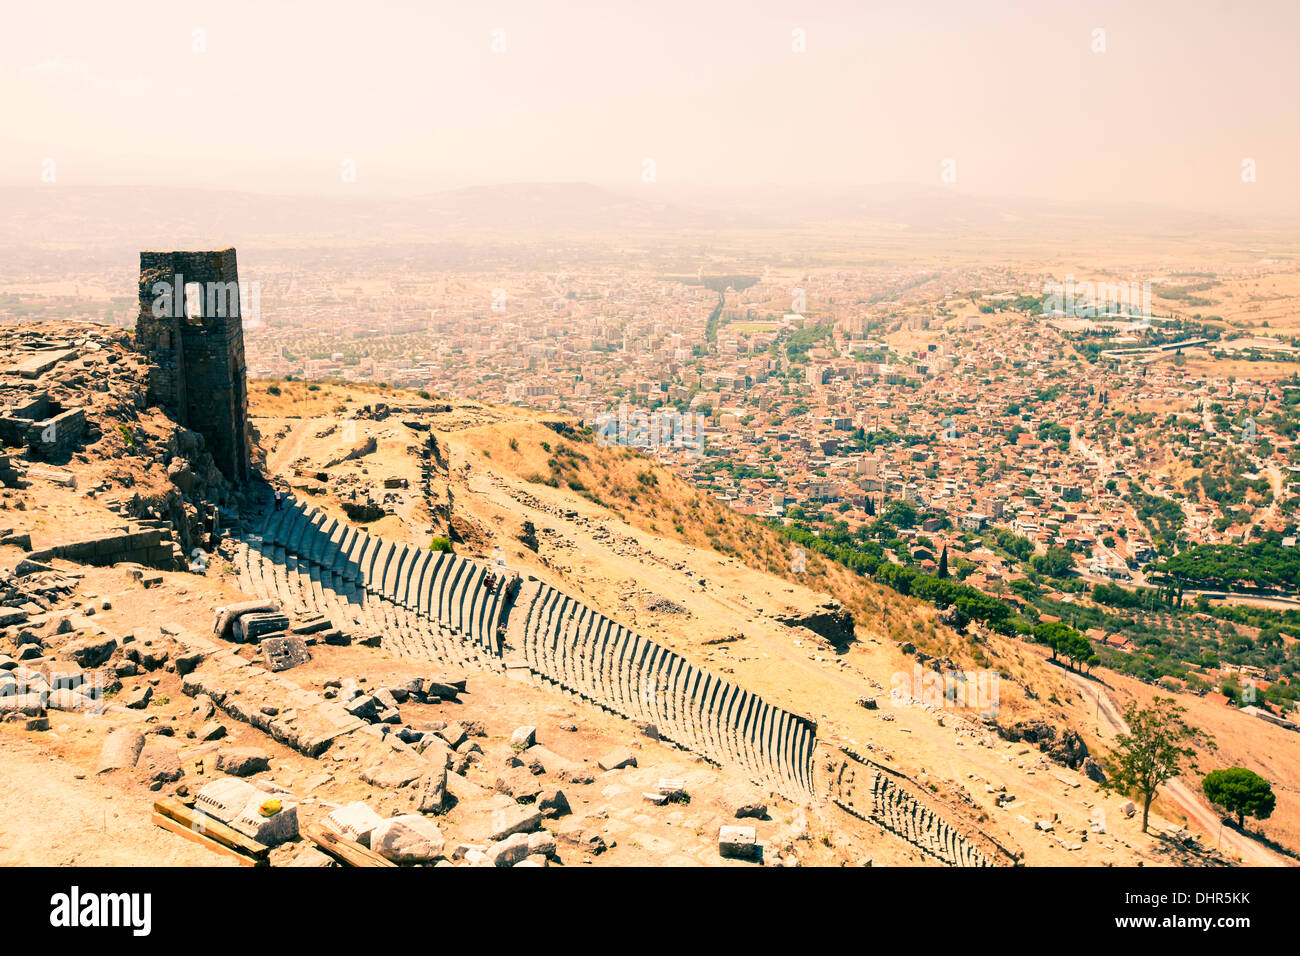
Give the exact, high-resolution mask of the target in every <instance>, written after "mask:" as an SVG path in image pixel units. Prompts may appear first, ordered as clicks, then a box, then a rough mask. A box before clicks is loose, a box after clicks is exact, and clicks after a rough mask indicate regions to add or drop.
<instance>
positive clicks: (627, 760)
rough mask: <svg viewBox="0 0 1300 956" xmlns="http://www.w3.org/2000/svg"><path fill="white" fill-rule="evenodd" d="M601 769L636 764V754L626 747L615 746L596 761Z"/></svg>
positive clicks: (620, 767)
mask: <svg viewBox="0 0 1300 956" xmlns="http://www.w3.org/2000/svg"><path fill="white" fill-rule="evenodd" d="M596 766H598V767H600V769H601V770H606V771H608V770H622V769H623V768H624V767H635V766H636V755H635V754H633V753H632V751H630V750H628V749H627V748H626V747H615V748H614V749H613V750H611V751H610V752H609V753H607V754H605V756H603V757H601V758H600V759H599V760H598V761H596Z"/></svg>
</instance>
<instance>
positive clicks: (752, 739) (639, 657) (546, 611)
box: [513, 584, 816, 798]
mask: <svg viewBox="0 0 1300 956" xmlns="http://www.w3.org/2000/svg"><path fill="white" fill-rule="evenodd" d="M530 590H531V593H528V594H526V595H523V594H521V597H520V601H519V603H517V604H516V608H515V610H514V612H513V613H514V614H521V615H524V616H525V619H524V622H523V625H522V628H521V629H520V631H519V633H520V634H521V635H522V643H523V646H522V647H521V648H519V650H521V652H522V653H523V656H524V661H525V662H526V663H527V664H528V666H529V667H530V668H531V669H532V670H533V671H534V672H536V673H538V674H540V675H542V676H543V677H545V678H546V679H547V680H549V681H550V682H553V683H554V684H556V685H558V686H560V687H563V688H565V689H567V690H569V691H572V692H574V693H576V694H577V695H579V696H580V697H582V698H583V699H585V700H588V701H591V702H593V703H596V704H599V705H600V706H602V707H604V708H606V709H608V710H611V711H613V712H615V713H619V714H622V715H623V716H625V717H629V718H632V719H634V720H644V721H649V722H651V723H654V724H655V725H656V727H657V728H658V730H659V735H660V737H662V738H664V739H666V740H670V741H672V742H673V743H676V744H678V745H679V746H682V747H684V748H686V749H688V750H691V751H694V752H696V753H700V754H703V755H704V756H706V757H708V758H709V759H710V760H713V761H714V762H716V763H731V764H740V765H741V766H743V767H745V768H746V769H747V770H748V771H750V773H751V774H752V775H754V776H755V777H756V778H758V779H759V780H761V781H763V782H764V783H766V784H769V785H771V786H773V787H774V788H775V789H777V790H778V791H780V792H782V793H785V794H787V795H789V796H792V797H796V798H798V797H807V796H809V795H810V794H811V793H812V768H811V763H812V745H813V742H814V740H815V734H816V729H815V727H814V726H813V725H812V724H811V723H810V722H809V721H807V720H805V719H804V718H802V717H799V716H797V715H795V714H791V713H789V712H787V711H784V710H780V709H779V708H775V707H773V706H772V705H770V704H768V703H766V702H765V701H762V700H761V699H760V698H758V697H756V696H755V695H753V694H751V693H749V692H748V691H745V690H743V689H741V688H739V687H736V686H735V685H734V684H730V683H728V682H725V681H721V680H719V679H717V678H716V677H714V676H713V675H711V674H708V673H706V672H704V671H702V670H700V669H699V668H697V667H695V666H694V665H693V664H691V663H689V662H688V661H686V660H685V659H684V658H682V657H681V656H680V655H678V654H675V653H673V652H672V651H670V650H668V649H667V648H665V647H662V646H660V645H658V644H656V643H654V642H653V641H650V640H648V639H646V638H644V637H642V636H641V635H639V634H634V633H632V632H630V631H628V630H626V629H625V628H623V627H622V626H620V625H618V624H616V623H615V622H613V621H611V620H609V619H608V618H606V617H605V616H604V615H601V614H599V613H597V612H596V611H594V610H593V609H592V608H589V607H587V606H586V605H584V604H582V603H581V602H579V601H577V600H576V599H574V598H572V597H570V596H569V595H567V594H564V593H563V592H561V591H560V590H559V589H557V588H553V587H551V586H550V585H547V584H534V585H531V587H530Z"/></svg>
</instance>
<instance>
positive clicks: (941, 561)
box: [939, 544, 948, 578]
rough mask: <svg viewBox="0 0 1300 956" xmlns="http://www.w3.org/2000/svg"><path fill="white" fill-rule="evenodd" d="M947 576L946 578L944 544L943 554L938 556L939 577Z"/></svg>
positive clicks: (946, 563) (946, 551)
mask: <svg viewBox="0 0 1300 956" xmlns="http://www.w3.org/2000/svg"><path fill="white" fill-rule="evenodd" d="M947 576H948V546H947V545H946V544H945V545H944V546H943V554H941V555H939V577H941V578H946V577H947Z"/></svg>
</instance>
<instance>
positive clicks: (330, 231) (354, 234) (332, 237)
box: [0, 183, 1243, 248]
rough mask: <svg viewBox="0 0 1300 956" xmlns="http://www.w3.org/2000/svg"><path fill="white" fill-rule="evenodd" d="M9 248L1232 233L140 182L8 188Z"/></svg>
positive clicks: (922, 202)
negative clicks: (833, 231)
mask: <svg viewBox="0 0 1300 956" xmlns="http://www.w3.org/2000/svg"><path fill="white" fill-rule="evenodd" d="M0 208H4V210H5V215H4V217H3V218H2V219H0V244H4V245H6V246H11V247H12V246H31V245H55V246H66V245H69V244H71V245H77V246H85V245H88V244H94V243H96V242H114V243H120V242H128V243H130V244H132V245H137V246H138V247H140V248H150V247H170V248H179V247H182V246H184V245H186V244H193V243H199V244H204V243H205V242H206V243H210V242H211V241H212V237H214V236H219V237H232V239H236V238H240V237H243V239H244V241H245V242H248V241H249V240H250V239H252V240H254V241H277V242H282V241H293V240H299V241H304V242H312V243H320V242H330V241H339V242H344V243H346V242H358V241H361V242H368V241H399V240H400V241H411V240H416V241H455V240H457V239H458V238H464V239H485V238H493V239H512V238H520V239H536V238H543V237H546V236H548V235H564V236H572V237H581V236H619V235H646V236H649V235H667V234H672V233H682V232H691V233H700V232H708V231H715V230H744V229H772V228H807V227H813V226H817V225H820V224H851V225H852V224H860V225H864V226H876V227H890V228H897V229H904V230H909V231H919V232H937V233H948V232H989V233H1016V234H1019V235H1021V236H1024V235H1025V234H1026V233H1028V234H1034V233H1036V232H1038V231H1049V232H1052V233H1053V234H1056V235H1057V236H1058V238H1059V237H1060V231H1064V230H1069V229H1079V228H1087V229H1090V230H1091V229H1096V228H1099V227H1103V226H1104V227H1110V228H1124V229H1128V230H1138V231H1141V232H1143V233H1165V232H1170V231H1186V230H1200V231H1204V230H1219V229H1233V228H1238V227H1241V226H1242V225H1243V224H1241V223H1237V222H1234V221H1233V220H1231V219H1229V218H1227V217H1223V216H1215V215H1210V214H1204V213H1191V212H1183V211H1178V210H1172V209H1167V208H1160V207H1144V206H1138V205H1123V206H1121V205H1115V206H1099V205H1096V204H1089V203H1047V202H1039V201H1033V200H1026V199H1014V198H1009V199H996V198H986V197H975V196H970V195H966V194H963V193H960V192H956V191H954V190H952V189H949V188H943V187H939V186H934V187H922V186H915V185H893V186H871V187H866V186H864V187H839V188H812V187H791V186H747V187H721V188H705V187H684V186H670V185H660V184H647V185H638V186H620V187H605V186H596V185H592V184H589V183H513V184H504V185H497V186H473V187H466V188H462V189H453V190H448V191H446V192H439V193H434V194H430V195H425V196H419V197H414V198H410V199H392V198H379V199H376V198H351V197H317V196H301V195H269V194H266V195H264V194H259V193H250V192H234V191H224V190H204V189H180V188H152V187H141V186H94V187H68V186H59V185H52V186H44V187H30V186H0Z"/></svg>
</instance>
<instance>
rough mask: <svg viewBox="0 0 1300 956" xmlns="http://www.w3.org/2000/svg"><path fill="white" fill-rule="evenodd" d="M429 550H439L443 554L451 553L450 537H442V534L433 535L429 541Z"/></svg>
mask: <svg viewBox="0 0 1300 956" xmlns="http://www.w3.org/2000/svg"><path fill="white" fill-rule="evenodd" d="M429 550H430V551H441V552H442V553H443V554H451V553H452V548H451V539H450V538H447V537H444V536H443V535H435V536H434V538H433V540H432V541H430V542H429Z"/></svg>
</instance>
